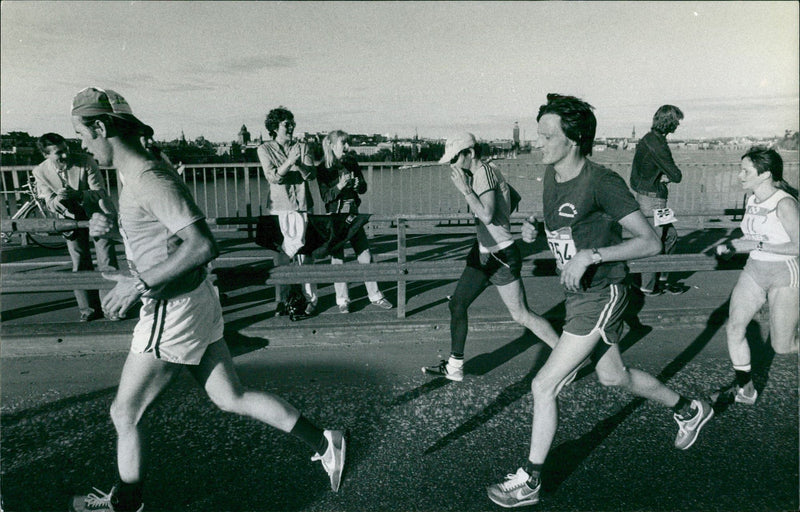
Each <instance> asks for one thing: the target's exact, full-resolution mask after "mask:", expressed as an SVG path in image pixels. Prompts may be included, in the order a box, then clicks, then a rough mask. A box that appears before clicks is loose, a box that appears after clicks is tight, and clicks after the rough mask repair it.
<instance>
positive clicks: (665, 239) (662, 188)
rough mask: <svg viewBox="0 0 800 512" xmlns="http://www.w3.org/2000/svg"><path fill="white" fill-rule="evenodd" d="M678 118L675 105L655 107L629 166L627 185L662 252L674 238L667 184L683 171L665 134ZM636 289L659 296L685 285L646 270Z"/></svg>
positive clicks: (667, 250) (671, 247) (670, 250)
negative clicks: (656, 233) (676, 162)
mask: <svg viewBox="0 0 800 512" xmlns="http://www.w3.org/2000/svg"><path fill="white" fill-rule="evenodd" d="M681 119H683V112H681V109H679V108H678V107H676V106H674V105H662V106H661V107H659V108H658V110H656V113H655V114H654V115H653V124H652V127H651V128H650V131H649V132H647V134H645V136H644V137H642V140H640V141H639V143H638V144H637V145H636V154H635V155H634V156H633V165H632V166H631V188H632V189H633V191H634V193H635V195H636V201H637V202H638V203H639V208H640V209H641V210H642V213H643V214H644V216H645V217H647V218H648V219H652V220H653V224H654V226H655V228H656V231H657V232H658V231H660V236H661V243H662V245H663V249H662V254H672V253H673V252H674V249H675V244H676V242H677V241H678V231H677V230H676V229H675V226H674V225H673V222H674V220H675V215H674V213H673V212H672V210H670V209H667V197H668V190H667V185H668V184H669V183H680V181H681V180H682V179H683V174H681V170H680V169H678V166H677V165H675V162H674V161H673V159H672V152H671V151H670V149H669V146H668V145H667V135H669V134H670V133H674V132H675V130H676V129H677V128H678V125H680V123H681ZM640 289H641V291H642V293H644V294H645V295H659V294H660V293H662V292H668V293H671V294H680V293H683V292H685V291H686V290H687V289H688V287H687V286H686V285H683V284H681V283H668V282H667V275H666V274H663V275H661V276H659V275H658V274H657V273H646V274H642V284H641V287H640Z"/></svg>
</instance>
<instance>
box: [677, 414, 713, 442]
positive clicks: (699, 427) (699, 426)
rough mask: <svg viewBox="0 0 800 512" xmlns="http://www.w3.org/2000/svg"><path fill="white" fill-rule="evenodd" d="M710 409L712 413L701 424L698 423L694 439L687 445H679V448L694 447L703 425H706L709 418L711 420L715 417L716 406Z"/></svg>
mask: <svg viewBox="0 0 800 512" xmlns="http://www.w3.org/2000/svg"><path fill="white" fill-rule="evenodd" d="M710 411H711V414H709V415H708V416H706V417H705V419H704V420H703V421H701V422H700V424H699V425H697V430H695V431H694V437H693V438H692V441H691V442H690V443H689V444H687V445H686V446H685V447H682V448H680V447H678V449H680V450H688V449H689V448H691V447H692V445H693V444H694V442H695V441H697V438H698V437H700V430H702V429H703V427H704V426H705V424H706V423H708V420H710V419H711V418H713V417H714V408H713V407H712V408H711V409H710Z"/></svg>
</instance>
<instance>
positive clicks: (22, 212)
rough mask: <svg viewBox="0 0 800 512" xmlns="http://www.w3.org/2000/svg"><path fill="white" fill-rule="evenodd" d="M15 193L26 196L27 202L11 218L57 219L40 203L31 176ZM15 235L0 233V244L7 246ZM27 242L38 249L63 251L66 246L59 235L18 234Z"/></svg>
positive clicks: (56, 216)
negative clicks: (0, 242) (0, 241)
mask: <svg viewBox="0 0 800 512" xmlns="http://www.w3.org/2000/svg"><path fill="white" fill-rule="evenodd" d="M17 192H21V193H23V194H26V195H27V196H29V197H28V200H27V201H25V203H23V204H22V206H20V207H19V209H18V210H17V212H16V213H15V214H14V215H13V216H12V217H11V219H12V220H14V219H57V218H59V217H58V215H56V214H55V213H53V212H51V211H50V210H48V209H47V206H46V205H45V203H44V201H42V200H41V199H40V198H39V196H38V195H37V193H36V180H34V179H33V176H29V177H28V183H26V184H25V185H23V186H22V188H21V189H18V190H17ZM15 234H16V233H12V232H3V233H0V238H2V243H3V244H7V243H10V242H11V237H12V236H13V235H15ZM20 235H22V236H24V237H25V238H26V239H27V240H28V241H29V242H32V243H34V244H36V245H38V246H39V247H43V248H45V249H53V250H56V249H63V248H65V247H66V246H67V242H66V241H65V240H64V237H63V236H62V235H61V233H33V232H30V233H20Z"/></svg>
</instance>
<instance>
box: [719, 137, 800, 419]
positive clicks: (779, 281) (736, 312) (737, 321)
mask: <svg viewBox="0 0 800 512" xmlns="http://www.w3.org/2000/svg"><path fill="white" fill-rule="evenodd" d="M739 179H740V180H741V182H742V188H744V189H745V190H748V191H752V192H753V194H752V195H751V196H750V197H749V198H748V200H747V206H746V209H745V214H744V217H743V219H742V225H741V227H742V233H743V234H744V236H742V237H741V238H737V239H735V240H732V241H730V242H727V243H725V244H722V245H720V246H718V247H717V254H718V255H720V256H730V255H732V254H733V253H734V252H748V253H749V254H750V255H749V257H748V259H747V264H746V265H745V268H744V270H743V271H742V274H741V276H739V281H738V282H737V283H736V286H735V287H734V289H733V293H732V295H731V305H730V312H729V315H728V323H727V326H726V333H727V336H728V352H729V354H730V356H731V362H732V363H733V369H734V371H735V373H736V378H735V380H734V382H733V383H732V384H731V385H730V386H727V387H725V388H723V389H721V390H720V391H719V392H718V393H717V394H716V395H715V397H714V398H715V399H719V398H723V399H728V400H730V401H735V402H739V403H745V404H749V405H751V404H753V403H755V401H756V398H757V397H758V391H757V390H756V389H755V387H754V386H753V381H752V379H751V375H750V372H751V368H750V346H749V345H748V344H747V339H746V338H745V330H746V329H747V325H748V324H749V323H750V321H751V320H752V319H753V317H754V316H755V314H756V313H757V312H758V311H759V310H760V309H761V307H762V306H763V305H764V302H765V301H768V302H769V327H770V336H769V337H770V341H771V343H772V347H773V349H774V350H775V352H776V353H778V354H789V353H796V352H797V351H798V338H797V320H798V282H799V281H800V278H799V277H798V252H799V251H798V239H800V237H799V236H798V231H800V227H798V225H799V224H798V218H799V216H798V207H797V191H796V190H795V189H793V188H792V187H791V186H789V184H788V183H786V181H784V179H783V160H782V159H781V157H780V155H779V154H778V153H777V152H776V151H775V150H772V149H765V148H759V147H754V148H751V149H750V150H749V151H748V152H747V153H745V155H744V156H742V164H741V170H740V171H739Z"/></svg>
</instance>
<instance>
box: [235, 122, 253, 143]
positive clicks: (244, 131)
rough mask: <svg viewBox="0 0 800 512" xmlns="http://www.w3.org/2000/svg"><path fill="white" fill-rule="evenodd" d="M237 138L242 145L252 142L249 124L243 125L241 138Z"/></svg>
mask: <svg viewBox="0 0 800 512" xmlns="http://www.w3.org/2000/svg"><path fill="white" fill-rule="evenodd" d="M236 140H237V141H238V142H239V144H241V145H242V146H246V145H247V144H248V143H249V142H250V132H248V131H247V126H245V125H242V129H241V130H239V138H238V139H236Z"/></svg>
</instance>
